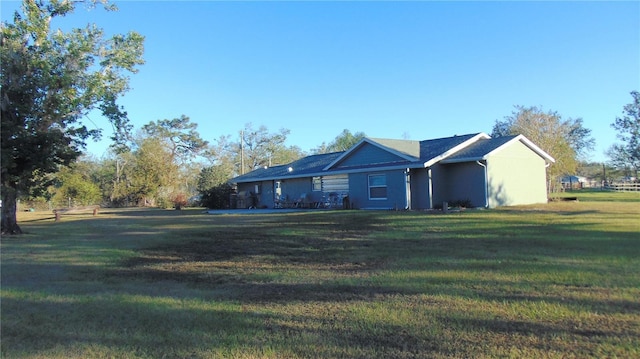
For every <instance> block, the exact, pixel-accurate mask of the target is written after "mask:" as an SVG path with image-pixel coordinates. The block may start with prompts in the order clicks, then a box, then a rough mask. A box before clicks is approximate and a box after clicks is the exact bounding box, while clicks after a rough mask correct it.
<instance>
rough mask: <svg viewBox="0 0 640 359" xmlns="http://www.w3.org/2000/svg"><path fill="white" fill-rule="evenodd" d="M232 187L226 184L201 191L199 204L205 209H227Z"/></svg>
mask: <svg viewBox="0 0 640 359" xmlns="http://www.w3.org/2000/svg"><path fill="white" fill-rule="evenodd" d="M232 192H233V187H232V186H231V185H229V184H228V183H221V184H219V185H217V186H214V187H211V188H209V189H207V190H205V191H202V192H201V193H202V200H201V204H202V206H204V207H207V208H215V209H223V208H229V204H230V198H231V193H232Z"/></svg>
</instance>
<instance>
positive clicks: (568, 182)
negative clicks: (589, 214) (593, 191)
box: [560, 176, 590, 189]
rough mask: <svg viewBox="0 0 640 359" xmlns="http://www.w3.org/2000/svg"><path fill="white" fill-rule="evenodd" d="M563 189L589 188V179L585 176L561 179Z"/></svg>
mask: <svg viewBox="0 0 640 359" xmlns="http://www.w3.org/2000/svg"><path fill="white" fill-rule="evenodd" d="M560 183H561V184H562V188H567V189H572V188H584V187H590V186H589V179H588V178H587V177H583V176H564V177H562V178H561V179H560Z"/></svg>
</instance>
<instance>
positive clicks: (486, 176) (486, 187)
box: [476, 161, 489, 208]
mask: <svg viewBox="0 0 640 359" xmlns="http://www.w3.org/2000/svg"><path fill="white" fill-rule="evenodd" d="M476 163H477V164H479V165H480V166H482V167H483V168H484V208H489V174H488V173H487V165H485V164H483V163H482V162H480V161H476Z"/></svg>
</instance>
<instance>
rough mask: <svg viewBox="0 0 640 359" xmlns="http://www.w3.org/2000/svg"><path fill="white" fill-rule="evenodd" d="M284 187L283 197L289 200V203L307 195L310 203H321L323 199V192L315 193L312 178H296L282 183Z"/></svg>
mask: <svg viewBox="0 0 640 359" xmlns="http://www.w3.org/2000/svg"><path fill="white" fill-rule="evenodd" d="M280 183H281V186H282V195H283V196H285V197H286V198H287V200H288V201H296V200H298V199H300V197H301V196H302V195H303V194H306V198H307V200H308V201H310V202H316V201H320V199H321V198H322V192H319V191H317V192H314V191H313V187H312V183H311V178H310V177H306V178H294V179H286V180H282V181H280Z"/></svg>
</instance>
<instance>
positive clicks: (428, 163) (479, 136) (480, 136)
mask: <svg viewBox="0 0 640 359" xmlns="http://www.w3.org/2000/svg"><path fill="white" fill-rule="evenodd" d="M490 138H491V136H489V135H487V134H486V133H484V132H480V133H478V134H477V135H475V136H473V137H471V138H470V139H468V140H466V141H464V142H462V143H461V144H459V145H457V146H454V147H452V148H450V149H449V150H447V151H445V152H444V153H442V154H440V155H438V156H436V157H434V158H432V159H430V160H428V161H426V162H424V164H423V166H424V168H428V167H431V166H433V165H434V164H436V163H438V162H440V161H442V160H444V159H446V158H447V157H450V156H452V155H454V154H455V153H456V152H458V151H460V150H462V149H464V148H465V147H468V146H469V145H471V144H473V143H474V142H477V141H478V140H480V139H487V140H488V139H490ZM451 163H453V162H451Z"/></svg>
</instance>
